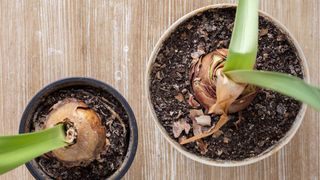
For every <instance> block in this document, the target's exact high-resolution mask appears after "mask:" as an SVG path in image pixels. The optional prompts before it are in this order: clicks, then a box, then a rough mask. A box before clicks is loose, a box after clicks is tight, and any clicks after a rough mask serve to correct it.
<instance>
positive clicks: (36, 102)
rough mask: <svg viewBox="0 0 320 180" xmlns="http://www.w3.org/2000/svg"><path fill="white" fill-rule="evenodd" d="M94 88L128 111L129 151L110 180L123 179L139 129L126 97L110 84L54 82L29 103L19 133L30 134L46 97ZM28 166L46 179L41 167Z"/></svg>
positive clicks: (83, 80)
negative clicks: (71, 88) (58, 92)
mask: <svg viewBox="0 0 320 180" xmlns="http://www.w3.org/2000/svg"><path fill="white" fill-rule="evenodd" d="M82 86H83V87H92V88H95V89H99V90H100V91H102V92H106V93H108V94H111V95H112V96H113V97H114V98H115V99H116V100H117V101H118V102H119V103H120V104H121V105H122V106H123V109H124V110H125V111H126V114H127V115H128V119H129V122H128V124H129V131H130V133H129V144H128V149H127V154H126V156H125V159H124V160H123V163H122V164H121V166H120V167H119V168H118V169H117V171H116V172H114V173H113V174H112V175H111V176H109V177H108V179H121V177H122V176H124V175H125V173H126V172H127V171H128V169H129V168H130V166H131V164H132V162H133V159H134V157H135V154H136V150H137V145H138V128H137V123H136V119H135V116H134V114H133V111H132V110H131V108H130V106H129V104H128V103H127V101H126V100H125V99H124V97H123V96H122V95H121V94H120V93H119V92H118V91H117V90H115V89H114V88H113V87H111V86H110V85H108V84H105V83H103V82H101V81H98V80H95V79H91V78H84V77H72V78H66V79H61V80H58V81H56V82H53V83H51V84H49V85H47V86H46V87H44V88H43V89H41V90H40V91H39V92H38V93H37V94H36V95H35V96H34V97H33V98H32V99H31V101H30V102H29V104H28V105H27V107H26V109H25V111H24V113H23V115H22V118H21V122H20V127H19V133H27V132H29V130H28V129H29V128H28V126H29V125H30V121H31V119H32V117H33V114H34V113H35V111H36V109H37V108H38V107H39V106H41V104H42V103H43V101H45V99H46V97H47V96H49V95H50V94H52V93H53V92H56V91H58V90H60V89H64V88H69V87H82ZM26 166H27V168H28V170H29V171H30V173H31V174H32V175H33V176H34V177H35V178H36V179H38V180H42V179H45V173H44V172H43V171H42V170H41V168H40V167H37V165H35V163H31V162H28V163H26Z"/></svg>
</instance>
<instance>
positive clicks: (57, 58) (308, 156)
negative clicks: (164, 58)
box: [0, 0, 320, 180]
mask: <svg viewBox="0 0 320 180" xmlns="http://www.w3.org/2000/svg"><path fill="white" fill-rule="evenodd" d="M221 2H235V0H233V1H228V0H224V1H223V0H160V1H159V0H104V1H98V0H97V1H94V0H92V1H89V0H77V1H71V0H70V1H67V0H66V1H62V0H0V104H1V107H0V135H11V134H16V133H17V131H18V126H19V121H20V117H21V115H22V112H23V110H24V108H25V107H26V105H27V103H28V101H29V100H30V99H31V98H32V96H33V95H34V94H35V93H36V92H37V91H38V90H39V89H40V88H42V87H43V86H44V85H46V84H48V83H50V82H53V81H55V80H58V79H60V78H64V77H70V76H88V77H93V78H97V79H99V80H102V81H104V82H107V83H109V84H111V85H113V86H114V87H115V88H117V89H118V90H119V91H120V92H121V93H122V94H123V95H124V96H125V97H126V98H127V100H128V101H129V104H130V105H131V106H132V108H133V110H134V112H135V115H136V118H137V121H138V127H139V147H138V151H137V155H136V158H135V161H134V163H133V165H132V166H131V168H130V170H129V172H128V173H127V174H126V176H125V178H124V179H136V180H140V179H186V180H187V179H220V180H231V179H236V180H257V179H259V180H260V179H261V180H269V179H272V180H276V179H279V180H286V179H288V180H300V179H306V180H318V179H319V178H320V162H319V161H320V124H319V121H320V116H319V115H320V114H319V113H317V112H315V111H314V110H312V109H309V110H308V111H307V115H306V117H305V119H304V122H303V124H302V126H301V128H300V130H299V131H298V133H297V134H296V135H295V137H294V138H293V140H292V141H291V142H290V143H289V144H288V145H287V146H285V147H284V148H283V149H282V150H281V151H280V152H278V153H277V154H275V155H273V156H272V157H270V158H268V159H266V160H263V161H261V162H258V163H255V164H253V165H249V166H244V167H237V168H217V167H210V166H206V165H202V164H199V163H197V162H194V161H192V160H189V159H187V158H186V157H184V156H182V155H181V154H180V153H178V152H177V151H176V150H174V149H173V148H172V147H171V146H170V145H169V144H168V143H167V142H166V140H165V139H164V138H163V137H162V136H161V134H160V131H159V130H158V129H156V126H155V124H154V123H153V120H152V118H151V114H150V112H149V111H148V108H147V103H146V92H145V91H144V88H143V85H144V75H145V69H146V64H147V61H148V57H149V55H150V53H151V51H152V48H153V47H154V45H155V44H156V42H157V40H158V39H159V37H160V36H161V34H162V33H163V32H164V31H165V30H166V29H167V28H168V27H169V26H170V24H172V23H173V22H174V21H175V20H177V19H178V18H179V17H181V16H183V15H184V14H186V13H188V12H190V11H192V10H194V9H197V8H200V7H203V6H206V5H210V4H215V3H221ZM260 7H261V9H262V10H263V11H265V12H267V13H269V14H271V15H272V16H273V17H275V18H276V19H278V20H279V21H280V22H282V23H283V24H284V25H285V26H286V27H288V29H290V31H291V32H292V34H293V35H294V36H295V37H296V39H297V40H298V42H299V43H300V45H301V47H302V49H303V51H304V53H305V55H306V57H307V60H308V63H309V67H310V73H311V80H312V83H313V84H315V85H318V86H319V85H320V74H319V69H320V63H319V62H320V52H319V51H320V38H319V37H320V22H319V21H320V12H319V9H320V1H319V0H261V5H260ZM0 179H1V180H26V179H33V178H32V176H31V175H30V173H29V172H28V171H27V169H26V168H25V167H24V166H22V167H19V168H17V169H15V170H13V171H11V172H9V173H7V174H5V175H2V176H0Z"/></svg>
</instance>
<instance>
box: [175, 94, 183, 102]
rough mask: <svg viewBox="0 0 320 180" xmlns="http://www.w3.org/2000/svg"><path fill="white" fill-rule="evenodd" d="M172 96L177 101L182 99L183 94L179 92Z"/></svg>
mask: <svg viewBox="0 0 320 180" xmlns="http://www.w3.org/2000/svg"><path fill="white" fill-rule="evenodd" d="M174 98H176V100H178V101H179V102H183V101H184V96H183V94H181V93H178V94H177V95H176V96H174Z"/></svg>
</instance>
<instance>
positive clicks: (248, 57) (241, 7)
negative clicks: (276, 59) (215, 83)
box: [223, 0, 259, 72]
mask: <svg viewBox="0 0 320 180" xmlns="http://www.w3.org/2000/svg"><path fill="white" fill-rule="evenodd" d="M258 7H259V0H239V3H238V7H237V12H236V19H235V24H234V29H233V32H232V37H231V42H230V45H229V52H228V57H227V60H226V63H225V65H224V68H223V71H224V72H227V71H231V70H239V69H253V67H254V64H255V62H256V56H257V48H258V24H259V22H258V20H259V19H258V17H259V16H258Z"/></svg>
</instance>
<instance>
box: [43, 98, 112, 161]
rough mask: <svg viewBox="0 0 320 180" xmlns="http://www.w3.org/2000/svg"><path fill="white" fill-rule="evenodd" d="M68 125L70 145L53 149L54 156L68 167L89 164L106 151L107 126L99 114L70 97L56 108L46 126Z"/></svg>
mask: <svg viewBox="0 0 320 180" xmlns="http://www.w3.org/2000/svg"><path fill="white" fill-rule="evenodd" d="M60 123H63V124H65V125H66V129H67V131H66V142H68V143H69V144H70V146H67V147H63V148H60V149H56V150H53V151H52V155H53V156H54V157H56V158H57V159H58V160H59V161H61V162H63V163H64V164H65V165H66V166H77V165H80V164H81V163H83V164H87V163H88V162H91V161H92V160H94V159H95V158H96V157H97V155H98V154H99V153H100V152H101V151H102V149H103V148H104V146H105V142H106V129H105V127H104V126H103V125H102V122H101V119H100V117H99V115H98V114H97V113H96V112H95V111H94V110H92V109H90V108H89V107H88V106H87V105H86V104H85V103H84V102H82V101H79V100H77V99H72V98H67V99H64V100H63V101H59V102H58V103H57V104H55V105H54V106H53V107H52V110H51V112H50V113H49V115H48V116H47V121H46V126H45V128H50V127H53V126H55V125H56V124H60Z"/></svg>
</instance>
